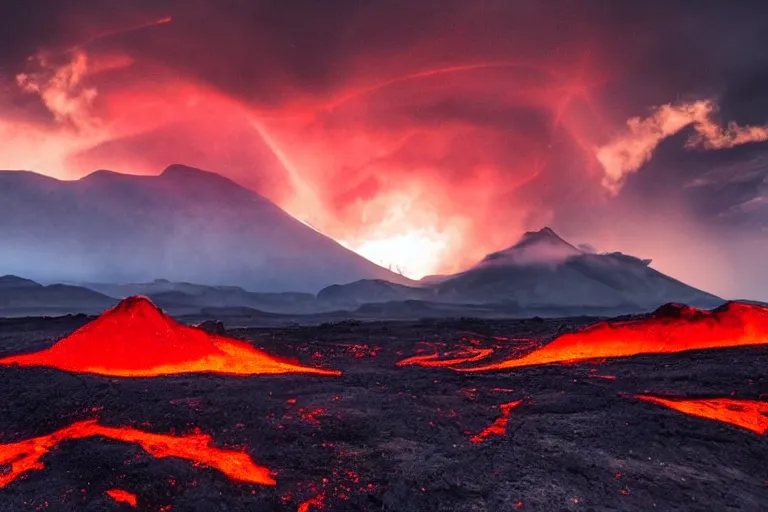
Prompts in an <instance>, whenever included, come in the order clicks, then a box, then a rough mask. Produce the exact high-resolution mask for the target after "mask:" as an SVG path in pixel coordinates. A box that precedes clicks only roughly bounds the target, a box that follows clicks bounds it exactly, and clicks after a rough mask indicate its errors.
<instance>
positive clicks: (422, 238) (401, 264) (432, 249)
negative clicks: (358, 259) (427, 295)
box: [342, 229, 448, 279]
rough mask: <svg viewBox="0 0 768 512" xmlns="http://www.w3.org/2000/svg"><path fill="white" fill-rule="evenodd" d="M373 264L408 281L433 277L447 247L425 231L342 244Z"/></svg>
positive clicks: (434, 235)
mask: <svg viewBox="0 0 768 512" xmlns="http://www.w3.org/2000/svg"><path fill="white" fill-rule="evenodd" d="M342 245H344V246H345V247H347V248H349V249H351V250H353V251H355V252H356V253H358V254H359V255H361V256H363V257H364V258H367V259H369V260H371V261H372V262H374V263H376V264H378V265H381V266H382V267H385V268H389V269H391V270H393V271H394V272H398V273H400V274H402V275H404V276H406V277H410V278H411V279H420V278H422V277H424V276H426V275H429V274H434V273H435V272H436V271H437V269H438V268H439V267H440V264H441V263H442V262H443V259H444V254H445V252H446V250H447V248H448V244H447V242H446V241H445V240H444V239H441V238H440V235H439V234H437V233H434V232H430V231H429V230H426V229H421V230H410V231H408V232H406V233H403V234H400V235H394V236H391V237H387V238H380V239H375V240H367V241H364V242H362V243H358V244H349V243H346V242H342Z"/></svg>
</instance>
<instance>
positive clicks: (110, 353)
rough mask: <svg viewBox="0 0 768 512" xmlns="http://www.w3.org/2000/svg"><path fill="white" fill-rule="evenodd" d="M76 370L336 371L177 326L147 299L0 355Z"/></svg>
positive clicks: (127, 373)
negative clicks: (41, 346)
mask: <svg viewBox="0 0 768 512" xmlns="http://www.w3.org/2000/svg"><path fill="white" fill-rule="evenodd" d="M14 364H15V365H19V366H49V367H52V368H58V369H60V370H65V371H70V372H76V373H96V374H100V375H110V376H116V377H156V376H159V375H171V374H177V373H198V372H208V373H221V374H229V375H260V374H279V373H314V374H319V375H341V372H339V371H335V370H324V369H321V368H311V367H306V366H300V365H297V364H293V363H290V362H288V361H284V360H280V359H278V358H276V357H274V356H271V355H268V354H266V353H264V352H262V351H260V350H256V349H255V348H253V347H252V346H250V345H249V344H247V343H245V342H242V341H238V340H234V339H230V338H226V337H224V336H217V335H211V334H208V333H206V332H204V331H202V330H200V329H196V328H193V327H186V326H184V325H181V324H179V323H178V322H176V321H175V320H173V319H172V318H171V317H169V316H168V315H166V314H165V313H164V312H163V311H162V310H160V309H159V308H157V306H155V305H154V304H153V303H152V302H151V301H150V300H149V299H147V298H146V297H129V298H127V299H125V300H123V301H122V302H120V304H118V305H117V306H115V307H114V308H112V309H110V310H108V311H106V312H105V313H103V314H102V315H101V316H99V317H98V318H97V319H96V320H94V321H92V322H90V323H88V324H86V325H84V326H83V327H81V328H80V329H78V330H77V331H75V332H73V333H72V334H71V335H69V336H67V337H66V338H64V339H62V340H60V341H58V342H57V343H56V344H54V345H53V346H52V347H50V348H48V349H45V350H41V351H40V352H35V353H32V354H23V355H17V356H11V357H6V358H4V359H0V365H14Z"/></svg>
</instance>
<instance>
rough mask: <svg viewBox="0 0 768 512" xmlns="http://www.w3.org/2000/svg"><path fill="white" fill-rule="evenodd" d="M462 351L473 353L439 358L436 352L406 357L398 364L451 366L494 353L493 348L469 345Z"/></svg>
mask: <svg viewBox="0 0 768 512" xmlns="http://www.w3.org/2000/svg"><path fill="white" fill-rule="evenodd" d="M462 352H464V353H469V354H471V355H468V356H466V357H457V358H453V359H438V358H439V357H440V354H439V353H437V352H435V353H434V354H426V355H418V356H413V357H408V358H406V359H403V360H402V361H398V362H397V366H409V365H417V366H426V367H431V368H434V367H450V366H453V365H456V364H462V363H472V362H474V361H479V360H480V359H483V358H485V357H488V356H490V355H491V354H493V349H492V348H472V347H469V348H467V349H465V350H463V351H462Z"/></svg>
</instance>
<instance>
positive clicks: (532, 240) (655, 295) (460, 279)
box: [435, 228, 722, 309]
mask: <svg viewBox="0 0 768 512" xmlns="http://www.w3.org/2000/svg"><path fill="white" fill-rule="evenodd" d="M649 264H650V260H641V259H639V258H635V257H633V256H629V255H625V254H622V253H609V254H592V253H586V252H583V251H581V250H579V249H577V248H576V247H574V246H573V245H571V244H569V243H568V242H566V241H565V240H563V239H562V238H560V237H559V236H557V234H555V232H554V231H552V230H551V229H549V228H544V229H542V230H540V231H536V232H529V233H526V234H525V235H523V237H522V239H521V240H520V242H518V243H517V244H515V245H514V246H512V247H510V248H508V249H505V250H503V251H500V252H498V253H494V254H492V255H489V256H487V257H486V258H485V259H484V260H483V261H481V262H480V263H479V264H477V265H475V266H474V267H472V268H470V269H469V270H467V271H465V272H462V273H460V274H457V275H455V276H453V277H451V278H450V279H446V280H444V281H442V282H441V283H438V284H437V285H436V286H435V287H436V289H437V294H438V295H439V296H441V297H444V298H448V297H453V296H455V297H460V298H461V300H465V301H466V300H470V301H473V302H497V301H500V300H505V301H513V302H516V303H518V304H520V305H521V306H523V307H525V306H538V305H546V306H569V307H570V306H584V307H618V306H622V307H624V306H633V307H637V308H638V309H654V308H656V307H658V306H659V305H661V304H664V303H666V302H682V303H685V304H691V305H696V306H701V307H711V306H715V305H718V304H720V303H722V300H721V299H720V298H718V297H716V296H714V295H711V294H708V293H705V292H703V291H701V290H698V289H696V288H693V287H691V286H688V285H686V284H684V283H681V282H680V281H677V280H676V279H673V278H671V277H669V276H666V275H664V274H662V273H661V272H659V271H657V270H655V269H653V268H651V267H649Z"/></svg>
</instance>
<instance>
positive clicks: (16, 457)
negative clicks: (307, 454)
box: [0, 420, 276, 487]
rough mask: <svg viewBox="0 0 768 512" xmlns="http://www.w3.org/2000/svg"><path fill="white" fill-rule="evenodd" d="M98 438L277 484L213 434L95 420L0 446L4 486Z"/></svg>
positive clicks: (0, 483)
mask: <svg viewBox="0 0 768 512" xmlns="http://www.w3.org/2000/svg"><path fill="white" fill-rule="evenodd" d="M94 436H102V437H107V438H109V439H116V440H118V441H125V442H126V443H136V444H138V445H139V446H141V447H142V448H143V449H144V450H146V451H147V452H148V453H149V454H150V455H152V456H153V457H156V458H163V457H179V458H181V459H187V460H191V461H194V462H196V463H200V464H205V465H207V466H210V467H212V468H216V469H218V470H219V471H221V472H222V473H224V474H225V475H227V476H228V477H229V478H231V479H233V480H237V481H241V482H249V483H254V484H262V485H275V483H276V482H275V480H274V479H273V478H272V477H271V476H270V472H269V469H267V468H265V467H263V466H258V465H256V464H255V463H254V462H253V460H251V458H250V457H249V456H248V455H247V454H246V453H245V452H238V451H231V450H222V449H219V448H215V447H213V446H211V443H212V441H213V439H212V438H211V436H209V435H206V434H189V435H184V436H180V437H175V436H171V435H165V434H154V433H151V432H145V431H142V430H137V429H134V428H132V427H106V426H103V425H99V424H98V423H96V421H95V420H91V421H81V422H78V423H73V424H72V425H70V426H68V427H64V428H63V429H61V430H57V431H56V432H54V433H53V434H49V435H47V436H41V437H34V438H32V439H27V440H25V441H19V442H17V443H10V444H0V465H10V468H11V469H10V471H7V472H5V473H0V487H4V486H6V485H8V484H9V483H11V482H12V481H14V480H15V479H16V478H18V477H19V476H20V475H22V474H23V473H26V472H27V471H32V470H38V469H43V468H44V467H45V466H44V465H43V463H42V462H40V459H41V458H42V457H43V456H44V455H45V454H47V453H48V452H49V451H50V450H51V449H52V448H54V447H55V446H56V445H58V444H59V443H61V442H62V441H66V440H68V439H83V438H86V437H94Z"/></svg>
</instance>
